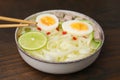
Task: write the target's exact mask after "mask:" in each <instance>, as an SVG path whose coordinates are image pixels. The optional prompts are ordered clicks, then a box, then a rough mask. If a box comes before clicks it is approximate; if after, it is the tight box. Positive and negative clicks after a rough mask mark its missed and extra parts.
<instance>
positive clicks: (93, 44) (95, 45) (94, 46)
mask: <svg viewBox="0 0 120 80" xmlns="http://www.w3.org/2000/svg"><path fill="white" fill-rule="evenodd" d="M100 45H101V41H95V40H92V41H91V45H90V47H91V48H92V49H98V48H99V47H100Z"/></svg>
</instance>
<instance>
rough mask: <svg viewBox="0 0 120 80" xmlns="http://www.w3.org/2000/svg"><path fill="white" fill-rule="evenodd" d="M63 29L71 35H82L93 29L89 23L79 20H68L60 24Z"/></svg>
mask: <svg viewBox="0 0 120 80" xmlns="http://www.w3.org/2000/svg"><path fill="white" fill-rule="evenodd" d="M62 28H63V30H64V31H66V32H68V33H71V34H73V35H78V36H84V35H88V34H89V33H91V32H92V31H93V27H92V25H91V24H89V23H87V22H83V21H79V20H70V21H66V22H64V23H63V24H62Z"/></svg>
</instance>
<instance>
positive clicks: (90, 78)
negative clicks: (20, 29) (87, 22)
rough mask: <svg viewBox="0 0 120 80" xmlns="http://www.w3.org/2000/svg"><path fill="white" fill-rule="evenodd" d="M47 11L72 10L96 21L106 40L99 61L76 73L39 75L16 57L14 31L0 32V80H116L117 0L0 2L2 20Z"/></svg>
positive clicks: (119, 53) (119, 70) (119, 73)
mask: <svg viewBox="0 0 120 80" xmlns="http://www.w3.org/2000/svg"><path fill="white" fill-rule="evenodd" d="M49 9H68V10H74V11H77V12H82V13H84V14H86V15H88V16H90V17H92V18H94V19H95V20H96V21H98V22H99V23H100V25H101V26H102V28H103V30H104V32H105V37H106V39H105V44H104V46H103V49H102V52H101V54H100V56H99V58H98V59H97V60H96V61H95V62H94V63H93V64H92V65H91V66H89V67H88V68H86V69H84V70H82V71H79V72H77V73H73V74H67V75H52V74H47V73H43V72H40V71H37V70H35V69H33V68H32V67H30V66H29V65H27V64H26V63H25V62H24V61H23V60H22V58H21V57H20V55H19V53H18V51H17V48H16V44H15V40H14V33H15V28H10V29H0V80H120V0H0V15H2V16H8V17H15V18H20V19H24V18H25V17H27V16H29V15H31V14H33V13H36V12H39V11H43V10H49ZM0 23H6V22H4V21H0ZM7 23H8V22H7Z"/></svg>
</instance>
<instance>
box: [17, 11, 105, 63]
mask: <svg viewBox="0 0 120 80" xmlns="http://www.w3.org/2000/svg"><path fill="white" fill-rule="evenodd" d="M56 12H57V13H59V12H60V13H61V12H62V13H67V14H70V15H75V16H82V17H83V18H85V19H87V20H90V21H91V22H93V23H94V26H95V27H94V28H95V29H96V31H97V32H98V33H99V34H100V38H101V40H102V45H103V43H104V32H103V30H102V28H101V26H100V25H99V24H98V23H97V22H96V21H95V20H94V19H92V18H90V17H88V16H86V15H84V14H82V13H78V12H74V11H69V10H48V11H43V12H38V13H35V14H32V15H31V16H29V17H27V18H25V20H31V21H35V18H36V16H38V15H40V14H44V13H53V14H54V13H56ZM59 15H60V14H58V16H59ZM20 32H21V28H17V29H16V32H15V41H16V44H17V47H18V49H19V50H21V51H22V52H23V53H24V54H26V55H27V56H29V57H31V56H30V55H28V54H27V53H26V52H25V51H24V50H23V49H22V48H21V47H20V46H19V44H18V37H19V36H20ZM102 45H101V46H100V47H99V48H98V49H97V50H96V51H95V52H94V54H95V53H96V52H98V51H99V50H100V49H101V47H102ZM94 54H92V55H90V56H88V57H86V58H89V57H91V56H93V55H94ZM31 58H33V59H35V60H38V61H42V62H47V63H57V64H59V63H71V62H77V61H80V60H84V59H86V58H83V59H80V60H75V61H68V62H49V61H44V60H40V59H36V58H34V57H31Z"/></svg>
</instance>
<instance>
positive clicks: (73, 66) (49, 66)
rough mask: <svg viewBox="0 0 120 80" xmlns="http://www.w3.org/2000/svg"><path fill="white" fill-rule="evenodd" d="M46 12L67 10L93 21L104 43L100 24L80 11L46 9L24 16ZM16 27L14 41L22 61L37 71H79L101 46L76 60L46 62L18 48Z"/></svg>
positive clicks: (60, 72) (90, 62)
mask: <svg viewBox="0 0 120 80" xmlns="http://www.w3.org/2000/svg"><path fill="white" fill-rule="evenodd" d="M44 12H45V13H46V12H67V13H73V14H76V15H79V16H81V15H82V16H85V17H86V18H88V19H90V20H91V21H93V22H94V23H95V24H96V25H97V27H98V28H99V30H100V32H101V34H102V35H101V38H102V45H103V43H104V33H103V30H102V28H101V27H100V25H99V24H98V23H97V22H96V21H95V20H93V19H92V18H90V17H88V16H86V15H84V14H82V13H78V12H74V11H68V10H48V11H43V12H39V13H36V14H33V15H31V16H29V17H27V18H26V20H28V19H30V18H32V17H34V16H37V15H39V14H41V13H44ZM18 29H19V28H17V29H16V32H15V41H16V44H17V48H18V51H19V53H20V55H21V57H22V58H23V59H24V61H25V62H26V63H28V64H29V65H30V66H32V67H33V68H35V69H37V70H39V71H43V72H47V73H52V74H67V73H73V72H77V71H80V70H82V69H84V68H86V67H88V66H89V65H90V64H92V63H93V62H94V61H95V60H96V58H97V57H98V55H99V53H100V51H101V47H102V45H101V46H100V47H99V49H98V50H97V51H96V52H95V53H94V54H92V55H90V56H88V57H86V58H84V59H80V60H76V61H71V62H59V63H57V62H48V61H43V60H39V59H35V58H33V57H31V56H29V55H28V54H27V53H25V52H24V50H23V49H21V48H20V46H19V45H18V42H17V33H18Z"/></svg>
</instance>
